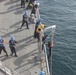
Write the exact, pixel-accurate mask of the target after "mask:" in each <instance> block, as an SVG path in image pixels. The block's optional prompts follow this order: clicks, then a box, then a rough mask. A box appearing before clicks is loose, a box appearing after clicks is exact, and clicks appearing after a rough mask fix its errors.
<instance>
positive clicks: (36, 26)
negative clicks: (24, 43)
mask: <svg viewBox="0 0 76 75" xmlns="http://www.w3.org/2000/svg"><path fill="white" fill-rule="evenodd" d="M42 20H43V19H42V18H40V19H39V20H38V21H37V22H36V25H35V31H34V38H39V36H38V35H39V33H37V32H36V30H37V28H38V27H39V26H40V25H41V24H42Z"/></svg>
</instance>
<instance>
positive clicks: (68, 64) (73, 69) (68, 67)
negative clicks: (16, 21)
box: [38, 0, 76, 75]
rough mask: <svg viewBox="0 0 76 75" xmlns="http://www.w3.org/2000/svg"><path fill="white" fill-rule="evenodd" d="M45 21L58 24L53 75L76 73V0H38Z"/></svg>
mask: <svg viewBox="0 0 76 75" xmlns="http://www.w3.org/2000/svg"><path fill="white" fill-rule="evenodd" d="M38 1H39V2H40V6H39V8H40V14H41V18H43V23H44V24H45V25H47V26H50V25H56V26H57V27H56V31H55V34H54V47H53V48H52V75H76V0H38Z"/></svg>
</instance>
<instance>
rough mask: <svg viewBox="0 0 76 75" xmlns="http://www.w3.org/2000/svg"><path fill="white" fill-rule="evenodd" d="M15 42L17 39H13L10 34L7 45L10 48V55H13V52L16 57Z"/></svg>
mask: <svg viewBox="0 0 76 75" xmlns="http://www.w3.org/2000/svg"><path fill="white" fill-rule="evenodd" d="M16 43H17V41H15V38H14V36H11V37H10V40H9V47H10V50H11V56H12V55H13V53H15V57H17V54H16V49H15V47H16Z"/></svg>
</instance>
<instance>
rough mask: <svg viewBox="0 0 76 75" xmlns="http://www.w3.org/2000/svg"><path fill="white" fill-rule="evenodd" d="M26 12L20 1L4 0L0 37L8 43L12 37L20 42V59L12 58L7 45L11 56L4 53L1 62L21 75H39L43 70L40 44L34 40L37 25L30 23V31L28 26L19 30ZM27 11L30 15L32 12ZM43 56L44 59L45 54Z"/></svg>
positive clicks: (6, 45)
mask: <svg viewBox="0 0 76 75" xmlns="http://www.w3.org/2000/svg"><path fill="white" fill-rule="evenodd" d="M26 5H27V4H26ZM25 10H26V9H25V8H21V6H20V0H2V1H1V2H0V36H1V37H2V38H3V39H4V40H5V41H7V42H8V41H9V39H10V35H14V36H15V39H16V41H18V46H17V47H16V50H17V54H18V57H14V56H10V53H11V51H10V49H9V45H8V44H5V47H6V50H7V52H8V54H9V56H8V57H6V56H5V53H4V52H3V51H2V53H1V55H0V60H1V61H2V62H3V63H4V65H6V66H7V67H9V68H11V69H13V70H15V71H16V72H17V73H18V74H19V75H38V74H39V72H40V70H41V69H40V61H39V60H38V54H39V51H38V42H37V40H36V39H34V38H33V34H34V27H35V26H34V25H35V24H32V23H30V22H29V29H26V25H25V26H24V27H23V28H22V29H21V30H20V29H19V28H20V26H21V24H22V15H23V13H24V11H25ZM27 11H28V12H29V15H30V10H27ZM42 55H43V59H44V54H42ZM44 66H45V64H44ZM45 68H46V67H45ZM45 72H46V69H45ZM0 73H2V71H1V72H0ZM0 75H2V74H0ZM3 75H4V73H3Z"/></svg>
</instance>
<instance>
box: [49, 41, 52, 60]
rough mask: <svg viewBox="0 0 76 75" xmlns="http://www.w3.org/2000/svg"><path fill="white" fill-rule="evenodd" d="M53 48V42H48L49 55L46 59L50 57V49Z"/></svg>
mask: <svg viewBox="0 0 76 75" xmlns="http://www.w3.org/2000/svg"><path fill="white" fill-rule="evenodd" d="M52 47H53V41H49V42H48V48H49V55H48V59H49V57H50V56H51V48H52Z"/></svg>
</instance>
